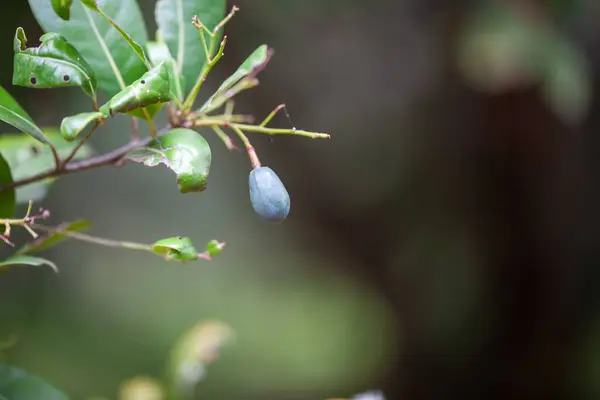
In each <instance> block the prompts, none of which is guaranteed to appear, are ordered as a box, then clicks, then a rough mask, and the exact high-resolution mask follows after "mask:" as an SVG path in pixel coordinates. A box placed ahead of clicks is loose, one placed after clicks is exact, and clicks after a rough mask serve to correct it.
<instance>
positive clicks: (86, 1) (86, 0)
mask: <svg viewBox="0 0 600 400" xmlns="http://www.w3.org/2000/svg"><path fill="white" fill-rule="evenodd" d="M81 2H82V3H83V5H85V6H86V7H88V8H89V9H91V10H92V11H95V12H97V13H98V14H99V15H101V16H102V17H103V18H104V19H105V20H106V21H108V23H109V24H111V25H112V26H113V28H115V29H116V30H117V32H119V33H120V34H121V36H122V37H123V39H125V40H126V41H127V43H128V44H129V46H130V47H131V49H132V50H133V51H134V52H135V54H136V55H137V56H138V57H139V59H140V60H141V61H142V62H143V63H144V65H145V66H146V68H148V69H150V68H152V65H151V64H150V60H148V57H147V56H146V53H145V52H144V48H143V47H142V46H141V45H140V44H139V43H137V42H136V41H135V40H133V38H132V37H131V35H130V34H128V33H127V32H125V31H124V30H123V28H121V26H119V24H118V23H117V22H116V21H115V20H113V19H112V18H111V17H109V16H108V15H106V14H105V13H104V11H102V9H101V8H100V7H99V6H98V2H97V1H95V0H81Z"/></svg>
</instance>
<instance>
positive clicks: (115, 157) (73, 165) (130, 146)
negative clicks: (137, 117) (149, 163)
mask: <svg viewBox="0 0 600 400" xmlns="http://www.w3.org/2000/svg"><path fill="white" fill-rule="evenodd" d="M152 139H153V138H152V137H145V138H143V139H139V140H135V141H131V142H129V143H127V144H126V145H124V146H121V147H118V148H116V149H114V150H112V151H109V152H108V153H105V154H101V155H99V156H95V157H90V158H88V159H85V160H80V161H71V162H69V163H68V164H66V165H64V166H63V167H62V168H61V169H60V170H57V169H56V168H51V169H49V170H47V171H44V172H41V173H39V174H37V175H33V176H30V177H28V178H24V179H21V180H18V181H14V182H12V183H9V184H8V185H4V186H2V187H0V192H3V191H5V190H9V189H13V188H18V187H21V186H25V185H29V184H30V183H34V182H39V181H42V180H44V179H48V178H56V177H58V176H62V175H67V174H71V173H73V172H80V171H85V170H88V169H93V168H98V167H102V166H105V165H117V164H118V163H119V161H121V159H122V158H123V157H125V155H127V153H129V152H130V151H132V150H135V149H137V148H139V147H144V146H146V145H148V143H150V141H152Z"/></svg>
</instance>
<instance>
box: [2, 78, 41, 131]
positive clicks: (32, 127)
mask: <svg viewBox="0 0 600 400" xmlns="http://www.w3.org/2000/svg"><path fill="white" fill-rule="evenodd" d="M0 121H4V122H6V123H7V124H10V125H12V126H14V127H15V128H17V129H18V130H20V131H21V132H24V133H27V134H29V135H31V136H33V137H34V138H36V139H37V140H39V141H40V142H42V143H48V139H47V138H46V136H44V132H42V130H41V129H40V128H39V127H38V126H37V125H36V124H35V123H34V122H33V120H32V119H31V117H30V116H29V115H28V114H27V113H26V112H25V110H23V108H21V106H20V105H19V103H17V101H16V100H15V99H13V97H12V96H11V95H10V94H9V93H8V92H7V91H6V90H5V89H4V88H3V87H2V86H0Z"/></svg>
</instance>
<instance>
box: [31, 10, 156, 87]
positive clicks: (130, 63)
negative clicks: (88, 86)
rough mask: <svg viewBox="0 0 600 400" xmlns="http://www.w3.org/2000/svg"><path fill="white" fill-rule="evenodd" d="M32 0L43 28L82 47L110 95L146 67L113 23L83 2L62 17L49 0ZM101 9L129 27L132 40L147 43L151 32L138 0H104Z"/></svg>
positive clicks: (134, 78)
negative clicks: (65, 17)
mask: <svg viewBox="0 0 600 400" xmlns="http://www.w3.org/2000/svg"><path fill="white" fill-rule="evenodd" d="M29 4H30V6H31V9H32V11H33V14H34V16H35V18H36V20H37V21H38V23H39V24H40V25H41V27H42V28H43V29H44V31H46V32H58V33H60V34H61V35H62V36H64V37H65V38H66V39H67V40H68V41H69V42H70V43H71V44H72V45H73V46H75V48H77V49H78V50H79V52H80V53H81V55H82V56H83V57H84V58H85V60H86V61H87V62H88V63H89V64H90V65H91V66H92V68H93V69H94V71H95V73H96V79H97V81H98V88H99V89H101V90H103V91H104V92H106V93H107V94H108V95H109V96H113V95H114V94H116V93H117V92H119V91H120V90H121V89H123V88H124V87H125V86H127V85H128V84H130V83H131V82H133V81H135V80H136V79H138V78H139V77H140V76H141V75H142V74H143V73H144V72H146V71H147V68H146V66H145V65H144V63H143V62H142V61H141V60H140V59H139V58H138V56H137V55H136V54H135V53H134V52H132V51H131V48H130V45H129V43H128V42H127V41H125V40H123V38H122V37H121V36H120V35H118V34H116V33H117V32H115V31H114V30H113V29H114V28H113V27H112V26H111V25H110V23H109V22H108V21H107V20H106V19H104V18H103V17H102V16H100V15H98V14H97V13H94V12H93V11H92V10H90V9H89V8H87V7H85V6H83V5H82V4H81V3H80V2H75V3H73V5H72V7H71V19H70V20H69V21H63V20H62V19H60V18H59V17H58V16H57V15H56V13H55V12H54V10H53V9H52V6H51V4H50V2H49V1H48V0H29ZM102 10H103V12H104V13H106V14H107V15H110V16H111V17H112V19H113V20H114V22H115V23H117V24H118V25H119V26H125V27H127V30H128V32H129V34H130V35H131V38H132V40H135V42H136V43H138V44H140V45H141V46H144V45H145V44H146V42H147V40H148V35H147V33H146V27H145V25H144V20H143V17H142V13H141V12H140V8H139V6H138V4H137V2H136V0H103V1H102Z"/></svg>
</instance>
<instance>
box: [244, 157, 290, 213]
mask: <svg viewBox="0 0 600 400" xmlns="http://www.w3.org/2000/svg"><path fill="white" fill-rule="evenodd" d="M249 186H250V202H251V203H252V208H254V211H255V212H256V213H257V214H258V215H260V216H261V217H263V218H264V219H266V220H267V221H269V222H281V221H283V220H284V219H286V218H287V216H288V214H289V212H290V195H289V194H288V192H287V190H286V189H285V186H283V183H282V182H281V180H280V179H279V177H278V176H277V174H276V173H275V172H273V170H272V169H271V168H269V167H256V168H254V169H253V170H252V171H251V172H250V177H249Z"/></svg>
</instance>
